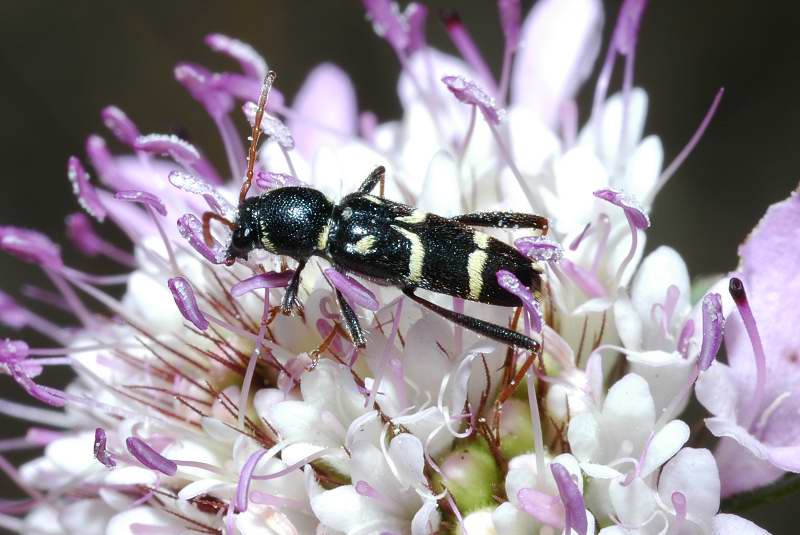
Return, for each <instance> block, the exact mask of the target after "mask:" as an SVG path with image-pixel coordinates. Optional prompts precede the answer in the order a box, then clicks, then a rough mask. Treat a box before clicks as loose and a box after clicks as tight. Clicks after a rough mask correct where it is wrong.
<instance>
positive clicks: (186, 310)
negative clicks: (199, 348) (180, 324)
mask: <svg viewBox="0 0 800 535" xmlns="http://www.w3.org/2000/svg"><path fill="white" fill-rule="evenodd" d="M167 285H168V286H169V291H170V292H172V297H173V298H174V299H175V304H176V305H178V310H180V312H181V315H182V316H183V317H184V318H185V319H186V320H187V321H189V322H190V323H192V324H193V325H194V326H195V327H197V328H198V329H199V330H201V331H205V330H206V329H208V320H207V319H206V318H205V316H203V313H202V312H201V311H200V308H199V307H198V306H197V299H195V296H194V290H193V289H192V285H191V284H189V281H187V280H186V279H185V278H183V277H174V278H172V279H169V281H167Z"/></svg>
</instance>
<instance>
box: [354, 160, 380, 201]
mask: <svg viewBox="0 0 800 535" xmlns="http://www.w3.org/2000/svg"><path fill="white" fill-rule="evenodd" d="M385 182H386V168H385V167H384V166H382V165H379V166H378V167H376V168H375V170H374V171H372V172H371V173H370V174H369V176H368V177H367V178H366V180H364V182H362V183H361V187H360V188H358V193H369V192H371V191H372V190H373V189H375V186H376V185H378V183H380V185H381V188H380V194H381V198H383V186H384V184H385Z"/></svg>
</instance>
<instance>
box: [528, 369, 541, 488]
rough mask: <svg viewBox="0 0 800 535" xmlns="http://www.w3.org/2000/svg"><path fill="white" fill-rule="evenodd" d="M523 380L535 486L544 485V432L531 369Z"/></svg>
mask: <svg viewBox="0 0 800 535" xmlns="http://www.w3.org/2000/svg"><path fill="white" fill-rule="evenodd" d="M525 381H527V386H528V405H529V406H530V409H531V425H532V426H533V449H534V453H535V454H536V486H537V487H540V488H541V487H542V486H543V485H544V468H545V462H544V453H545V452H544V432H543V430H542V418H541V414H540V413H539V401H538V399H539V398H538V396H537V395H536V383H535V381H534V378H533V369H532V368H529V369H528V371H527V373H526V374H525Z"/></svg>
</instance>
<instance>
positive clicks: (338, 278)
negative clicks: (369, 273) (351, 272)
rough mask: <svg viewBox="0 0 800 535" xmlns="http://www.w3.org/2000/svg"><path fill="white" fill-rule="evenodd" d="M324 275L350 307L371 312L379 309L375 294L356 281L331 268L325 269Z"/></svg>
mask: <svg viewBox="0 0 800 535" xmlns="http://www.w3.org/2000/svg"><path fill="white" fill-rule="evenodd" d="M324 274H325V278H327V279H328V281H329V282H330V283H331V285H333V287H334V288H336V289H337V290H339V291H340V292H342V294H343V295H344V297H345V299H347V300H348V302H350V304H351V305H356V306H359V307H362V308H366V309H367V310H371V311H372V312H375V311H377V310H378V308H380V304H379V303H378V300H377V299H376V298H375V294H374V293H372V292H371V291H370V290H369V289H368V288H367V287H365V286H364V285H363V284H361V283H360V282H358V281H357V280H355V279H353V278H352V277H348V276H347V275H345V274H344V273H341V272H339V271H337V270H335V269H333V268H327V269H325V270H324Z"/></svg>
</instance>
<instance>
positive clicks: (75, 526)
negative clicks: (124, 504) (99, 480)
mask: <svg viewBox="0 0 800 535" xmlns="http://www.w3.org/2000/svg"><path fill="white" fill-rule="evenodd" d="M114 513H115V511H114V510H113V509H111V508H110V507H109V506H108V505H106V504H105V503H103V502H102V501H101V500H88V499H85V500H78V501H76V502H75V503H72V504H70V505H67V506H66V507H64V509H62V510H61V512H60V513H59V515H58V520H59V522H60V523H61V525H62V526H63V527H64V529H65V530H66V532H67V533H68V534H69V535H103V534H104V533H105V531H106V524H107V523H108V521H109V520H110V519H111V517H112V516H113V515H114Z"/></svg>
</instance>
